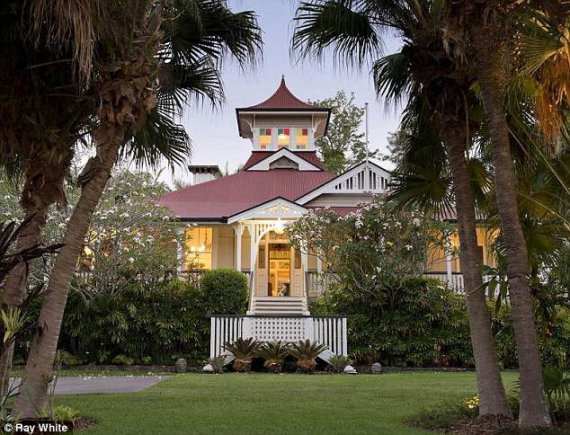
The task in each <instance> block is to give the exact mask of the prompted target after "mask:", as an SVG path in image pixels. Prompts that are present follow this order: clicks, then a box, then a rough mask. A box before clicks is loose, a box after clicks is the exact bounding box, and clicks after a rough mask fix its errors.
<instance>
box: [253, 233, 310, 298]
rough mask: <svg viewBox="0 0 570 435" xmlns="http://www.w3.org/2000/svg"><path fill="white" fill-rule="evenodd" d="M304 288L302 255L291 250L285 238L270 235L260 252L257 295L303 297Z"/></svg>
mask: <svg viewBox="0 0 570 435" xmlns="http://www.w3.org/2000/svg"><path fill="white" fill-rule="evenodd" d="M303 284H304V272H303V265H302V262H301V253H300V252H298V251H296V250H295V249H293V248H292V247H291V244H290V243H289V240H287V239H286V237H285V236H284V235H283V234H276V233H274V232H270V233H268V234H266V235H265V236H264V237H263V238H262V239H261V240H260V242H259V246H258V251H257V269H256V289H255V290H256V291H255V295H256V296H258V297H265V296H270V297H284V296H293V297H303Z"/></svg>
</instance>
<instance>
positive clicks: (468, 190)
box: [441, 120, 512, 417]
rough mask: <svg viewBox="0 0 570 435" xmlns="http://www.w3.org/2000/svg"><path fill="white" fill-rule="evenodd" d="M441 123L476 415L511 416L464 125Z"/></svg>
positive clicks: (449, 122)
mask: <svg viewBox="0 0 570 435" xmlns="http://www.w3.org/2000/svg"><path fill="white" fill-rule="evenodd" d="M441 125H444V128H442V129H441V131H442V135H443V140H444V143H445V145H446V149H447V153H448V157H449V162H450V166H451V173H452V179H453V189H454V193H455V207H456V212H457V224H458V230H459V240H460V247H459V248H460V249H459V257H460V261H461V271H462V273H463V279H464V282H465V296H466V303H467V316H468V319H469V329H470V335H471V345H472V347H473V357H474V359H475V370H476V373H477V389H478V392H479V414H480V415H487V414H494V415H506V416H508V417H512V412H511V409H510V408H509V405H508V403H507V398H506V395H505V388H504V386H503V382H502V380H501V375H500V372H499V366H498V364H497V356H496V354H495V343H494V338H493V332H492V330H491V318H490V316H489V310H488V308H487V303H486V300H485V291H484V287H483V278H482V258H481V255H480V252H479V247H478V243H477V229H476V216H475V199H474V196H473V188H472V186H471V176H470V172H469V167H468V165H467V160H466V155H465V153H466V146H465V144H466V132H467V128H466V126H465V125H462V124H460V123H457V122H453V121H449V120H448V121H447V122H445V121H443V122H441Z"/></svg>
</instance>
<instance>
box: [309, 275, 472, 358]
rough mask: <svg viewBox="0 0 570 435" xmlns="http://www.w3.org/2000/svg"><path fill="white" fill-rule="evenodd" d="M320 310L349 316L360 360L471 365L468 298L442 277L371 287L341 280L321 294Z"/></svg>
mask: <svg viewBox="0 0 570 435" xmlns="http://www.w3.org/2000/svg"><path fill="white" fill-rule="evenodd" d="M316 311H318V312H320V313H322V314H327V315H336V314H345V315H349V319H350V320H349V330H348V341H349V343H350V345H351V349H352V352H351V355H352V357H353V358H354V360H355V362H356V363H358V364H370V363H372V362H375V361H378V362H380V363H382V365H384V366H433V365H437V366H463V365H471V364H472V353H471V344H470V340H469V329H468V323H467V318H466V314H465V307H464V301H463V297H462V296H459V295H456V294H454V293H453V291H452V290H450V289H448V288H446V287H444V286H442V285H441V283H440V282H439V281H435V280H430V279H425V278H411V279H407V280H403V281H402V282H401V283H400V284H394V285H389V284H388V283H385V282H378V283H377V285H376V286H375V287H374V288H372V289H370V290H367V291H361V290H360V289H359V288H358V287H351V288H346V287H343V286H342V285H336V286H333V287H332V288H330V289H329V290H327V291H326V292H325V293H324V294H323V295H322V297H321V299H320V300H319V302H318V303H317V310H316Z"/></svg>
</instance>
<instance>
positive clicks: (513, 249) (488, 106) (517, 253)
mask: <svg viewBox="0 0 570 435" xmlns="http://www.w3.org/2000/svg"><path fill="white" fill-rule="evenodd" d="M501 31H502V29H501V28H498V31H496V30H494V29H492V28H490V26H486V25H483V24H481V23H480V22H477V23H471V37H472V42H473V49H474V54H475V65H476V70H477V76H478V79H479V86H480V89H481V99H482V102H483V108H484V110H485V114H486V115H487V120H488V122H489V134H490V138H491V152H492V161H493V167H494V175H495V190H496V192H497V193H496V195H497V206H498V210H499V217H500V221H501V235H502V237H503V238H504V241H505V245H506V252H507V276H508V282H509V295H510V300H511V306H512V313H511V314H512V322H513V330H514V335H515V342H516V345H517V353H518V360H519V370H520V386H521V401H520V417H519V424H520V426H521V427H533V426H540V427H545V426H550V425H551V424H552V422H551V419H550V415H549V412H548V405H547V402H546V398H545V395H544V385H543V379H542V363H541V359H540V350H539V346H538V337H537V332H536V324H535V318H534V311H533V301H532V296H531V293H530V287H529V283H528V277H527V274H528V271H529V268H528V255H527V247H526V242H525V239H524V236H523V231H522V227H521V224H520V220H519V212H518V206H517V201H516V197H517V190H516V181H515V175H514V169H513V161H512V156H511V152H510V143H509V130H508V125H507V121H506V115H505V110H504V101H505V92H506V86H507V73H506V71H507V68H506V66H505V62H508V57H507V54H508V53H507V50H506V43H505V42H504V41H502V38H499V37H496V36H497V34H498V33H499V32H501ZM495 37H496V38H495Z"/></svg>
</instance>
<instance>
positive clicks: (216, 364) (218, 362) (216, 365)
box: [208, 355, 226, 373]
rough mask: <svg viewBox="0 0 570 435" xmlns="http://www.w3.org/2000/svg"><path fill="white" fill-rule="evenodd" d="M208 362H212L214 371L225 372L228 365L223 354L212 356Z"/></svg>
mask: <svg viewBox="0 0 570 435" xmlns="http://www.w3.org/2000/svg"><path fill="white" fill-rule="evenodd" d="M208 363H210V365H211V366H212V368H213V369H214V373H223V372H224V367H225V365H226V357H225V356H223V355H218V356H217V357H215V358H210V359H209V360H208Z"/></svg>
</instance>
